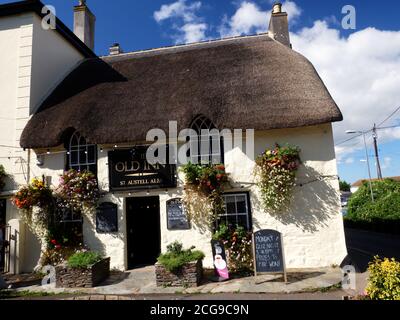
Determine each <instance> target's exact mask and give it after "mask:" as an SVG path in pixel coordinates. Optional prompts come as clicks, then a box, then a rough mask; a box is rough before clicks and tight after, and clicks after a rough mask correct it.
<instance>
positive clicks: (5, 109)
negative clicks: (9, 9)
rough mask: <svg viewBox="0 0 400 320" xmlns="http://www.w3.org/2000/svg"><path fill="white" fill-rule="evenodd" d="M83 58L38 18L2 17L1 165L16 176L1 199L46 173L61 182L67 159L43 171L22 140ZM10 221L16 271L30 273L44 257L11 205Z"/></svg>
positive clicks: (0, 80) (0, 36) (48, 164)
mask: <svg viewBox="0 0 400 320" xmlns="http://www.w3.org/2000/svg"><path fill="white" fill-rule="evenodd" d="M82 59H83V56H82V55H81V54H80V53H79V52H78V51H77V50H76V49H75V48H74V47H73V46H71V45H70V44H69V43H68V42H67V41H66V40H64V39H63V38H62V37H61V36H60V35H59V33H58V32H56V31H55V30H43V29H42V28H41V20H40V18H39V17H38V16H37V15H36V14H34V13H26V14H21V15H14V16H9V17H1V18H0V164H2V165H3V166H4V167H5V169H6V171H7V173H9V174H10V175H11V176H12V179H8V180H7V185H6V187H5V191H4V192H2V193H0V197H6V198H8V197H9V196H10V195H11V194H12V193H13V191H14V190H16V189H18V187H19V185H21V184H26V183H27V181H29V180H30V179H31V178H32V177H34V176H41V175H42V174H46V175H51V176H53V179H54V180H58V174H60V173H62V169H63V166H60V161H62V162H63V161H64V157H63V156H61V157H58V158H57V156H55V157H54V158H53V159H52V160H51V161H49V162H48V163H47V167H44V168H39V167H37V166H36V161H35V157H34V155H32V154H31V156H30V154H29V152H28V151H23V150H22V149H21V148H20V147H19V141H20V136H21V134H22V131H23V129H24V127H25V125H26V123H27V122H28V120H29V118H30V116H31V114H32V112H33V111H34V110H35V109H36V108H37V106H38V105H39V104H40V102H42V101H43V100H44V99H45V98H46V97H47V95H48V94H49V93H50V92H51V90H53V89H54V88H55V86H56V85H57V84H58V83H59V82H60V81H61V80H62V79H63V78H64V77H65V76H66V75H67V74H68V73H69V72H70V71H71V70H72V69H73V68H74V67H75V66H76V65H77V63H79V61H81V60H82ZM52 161H55V163H56V167H54V166H53V164H54V163H52ZM28 163H29V164H30V166H29V165H28ZM7 219H8V221H9V222H10V224H11V225H12V227H13V231H12V232H13V233H14V232H16V234H17V236H18V237H19V238H18V239H17V246H18V248H16V250H14V251H13V255H14V256H13V259H12V261H11V269H12V270H11V271H13V272H15V273H19V272H23V271H30V270H32V269H33V267H34V266H35V265H36V262H37V258H38V257H39V253H38V252H37V249H38V243H37V241H36V239H35V237H34V236H33V235H32V234H31V233H30V232H29V231H28V230H27V228H26V226H25V225H24V224H22V223H20V222H18V219H19V215H18V211H17V210H16V209H15V208H14V207H13V206H12V204H11V202H10V201H8V202H7ZM35 260H36V261H35ZM14 264H15V265H14Z"/></svg>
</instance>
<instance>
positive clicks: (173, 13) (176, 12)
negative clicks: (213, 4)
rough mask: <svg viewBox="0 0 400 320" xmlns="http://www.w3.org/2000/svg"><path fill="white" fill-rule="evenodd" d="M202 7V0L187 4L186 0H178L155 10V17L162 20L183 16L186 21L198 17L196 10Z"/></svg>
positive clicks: (158, 20)
mask: <svg viewBox="0 0 400 320" xmlns="http://www.w3.org/2000/svg"><path fill="white" fill-rule="evenodd" d="M200 8H201V2H199V1H198V2H194V3H192V4H189V5H188V4H186V0H178V1H176V2H174V3H171V4H164V5H162V6H161V8H160V10H158V11H156V12H154V19H155V20H156V21H157V22H161V21H163V20H166V19H171V18H182V19H183V21H184V22H192V21H194V20H196V19H197V16H196V14H195V12H196V11H197V10H199V9H200Z"/></svg>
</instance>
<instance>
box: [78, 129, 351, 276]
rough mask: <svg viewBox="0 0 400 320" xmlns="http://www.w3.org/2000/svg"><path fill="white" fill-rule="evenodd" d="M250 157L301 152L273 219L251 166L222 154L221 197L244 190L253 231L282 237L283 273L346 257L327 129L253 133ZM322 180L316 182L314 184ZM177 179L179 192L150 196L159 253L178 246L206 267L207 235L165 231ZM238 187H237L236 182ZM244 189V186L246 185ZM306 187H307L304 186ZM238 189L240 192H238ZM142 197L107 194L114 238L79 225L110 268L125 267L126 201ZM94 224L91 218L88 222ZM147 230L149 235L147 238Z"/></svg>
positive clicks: (235, 153) (103, 169)
mask: <svg viewBox="0 0 400 320" xmlns="http://www.w3.org/2000/svg"><path fill="white" fill-rule="evenodd" d="M255 142H256V144H255V152H256V154H260V153H262V152H263V151H264V150H265V149H266V148H267V147H268V148H272V147H273V146H274V144H275V143H280V144H282V145H283V144H285V143H290V144H293V145H297V146H299V147H300V148H301V150H302V153H301V158H302V161H303V165H302V166H301V168H300V170H299V173H298V183H299V184H302V183H304V186H302V187H296V188H295V191H294V201H293V203H292V206H291V209H290V211H289V212H286V213H282V214H281V215H278V216H274V215H271V214H270V213H268V212H265V211H264V209H263V208H262V207H261V205H260V202H259V200H258V199H259V198H260V196H259V192H258V189H257V187H256V186H254V185H252V184H251V183H253V182H254V176H253V175H252V172H253V169H254V165H255V164H254V161H251V160H250V159H248V158H247V156H246V155H245V154H244V153H243V152H242V151H241V150H239V149H235V150H232V151H231V152H229V153H227V154H226V155H225V162H226V169H227V172H228V173H229V174H230V177H231V180H232V181H233V186H234V188H233V189H226V191H227V192H231V191H237V192H243V191H249V192H250V198H251V208H252V217H253V227H254V230H259V229H275V230H278V231H280V232H281V233H282V234H283V241H284V250H285V254H286V263H287V267H288V268H313V267H326V266H331V265H340V264H341V262H342V261H343V259H344V258H345V257H346V255H347V251H346V245H345V238H344V229H343V221H342V216H341V213H340V210H341V206H340V194H339V182H338V179H337V168H336V160H335V154H334V146H333V136H332V129H331V125H330V124H326V125H321V126H313V127H307V128H298V129H281V130H272V131H265V132H257V133H256V135H255ZM107 151H108V150H107V149H106V148H105V149H104V151H103V152H99V162H98V177H99V182H100V185H101V186H102V187H103V190H104V191H108V166H107ZM322 176H326V177H325V178H322V180H319V181H314V180H316V179H318V178H320V177H322ZM182 181H183V176H182V174H179V188H178V189H175V190H169V191H168V194H167V193H166V192H165V190H158V191H152V192H151V196H159V197H160V210H161V212H160V215H161V217H160V219H161V242H162V250H163V251H165V250H166V247H167V245H168V244H170V243H171V242H173V241H175V240H179V241H182V242H183V244H184V246H185V247H191V246H192V245H194V246H196V248H197V249H200V250H202V251H204V252H205V253H206V259H205V261H204V265H205V266H207V267H212V255H211V246H210V240H211V234H210V233H209V232H204V231H201V230H200V229H201V228H199V227H198V226H193V227H192V229H191V230H182V231H169V230H168V229H167V217H166V201H167V200H169V199H171V198H175V197H180V196H182V192H183V190H182ZM237 182H240V183H237ZM246 182H247V183H249V184H247V183H246ZM307 182H311V183H307ZM242 186H243V188H242ZM146 195H147V193H146V192H145V191H143V192H133V193H132V194H131V195H128V194H127V193H121V194H115V195H109V196H108V198H106V199H104V201H109V200H111V201H112V202H114V203H117V204H118V206H119V227H120V230H119V232H118V233H117V234H113V235H104V234H96V232H95V229H94V228H93V226H94V221H93V220H92V221H91V222H90V223H89V222H87V221H85V225H86V227H85V228H84V229H85V230H84V235H85V239H86V244H87V245H88V246H89V247H90V248H92V249H95V250H100V251H102V252H103V253H105V254H107V255H108V256H110V257H111V264H112V266H113V267H115V268H120V269H124V268H126V266H127V261H126V260H127V259H126V257H127V250H126V237H125V232H126V214H125V202H126V197H146ZM93 219H94V218H93ZM150 232H151V231H150V230H149V236H151V233H150Z"/></svg>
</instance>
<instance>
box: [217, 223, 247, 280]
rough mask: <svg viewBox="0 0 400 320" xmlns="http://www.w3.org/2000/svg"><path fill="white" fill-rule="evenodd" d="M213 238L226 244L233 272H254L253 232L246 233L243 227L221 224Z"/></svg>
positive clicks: (230, 268)
mask: <svg viewBox="0 0 400 320" xmlns="http://www.w3.org/2000/svg"><path fill="white" fill-rule="evenodd" d="M212 238H213V240H218V241H221V242H222V243H223V244H224V246H225V248H226V250H227V256H228V267H229V270H230V271H231V272H235V273H239V272H252V270H253V253H252V245H251V244H252V239H251V232H248V231H246V230H245V229H244V228H243V227H241V226H227V225H225V224H220V226H219V227H218V229H217V230H216V232H215V233H214V235H213V237H212Z"/></svg>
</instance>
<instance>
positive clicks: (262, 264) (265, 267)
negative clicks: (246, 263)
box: [253, 230, 287, 282]
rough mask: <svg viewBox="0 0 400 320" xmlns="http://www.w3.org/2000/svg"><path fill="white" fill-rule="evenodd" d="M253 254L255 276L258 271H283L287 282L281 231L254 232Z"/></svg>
mask: <svg viewBox="0 0 400 320" xmlns="http://www.w3.org/2000/svg"><path fill="white" fill-rule="evenodd" d="M253 256H254V269H255V270H254V271H255V275H256V276H257V274H260V273H283V274H284V279H285V282H287V279H286V269H285V260H284V253H283V246H282V235H281V233H279V232H278V231H275V230H260V231H257V232H255V233H254V234H253Z"/></svg>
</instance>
